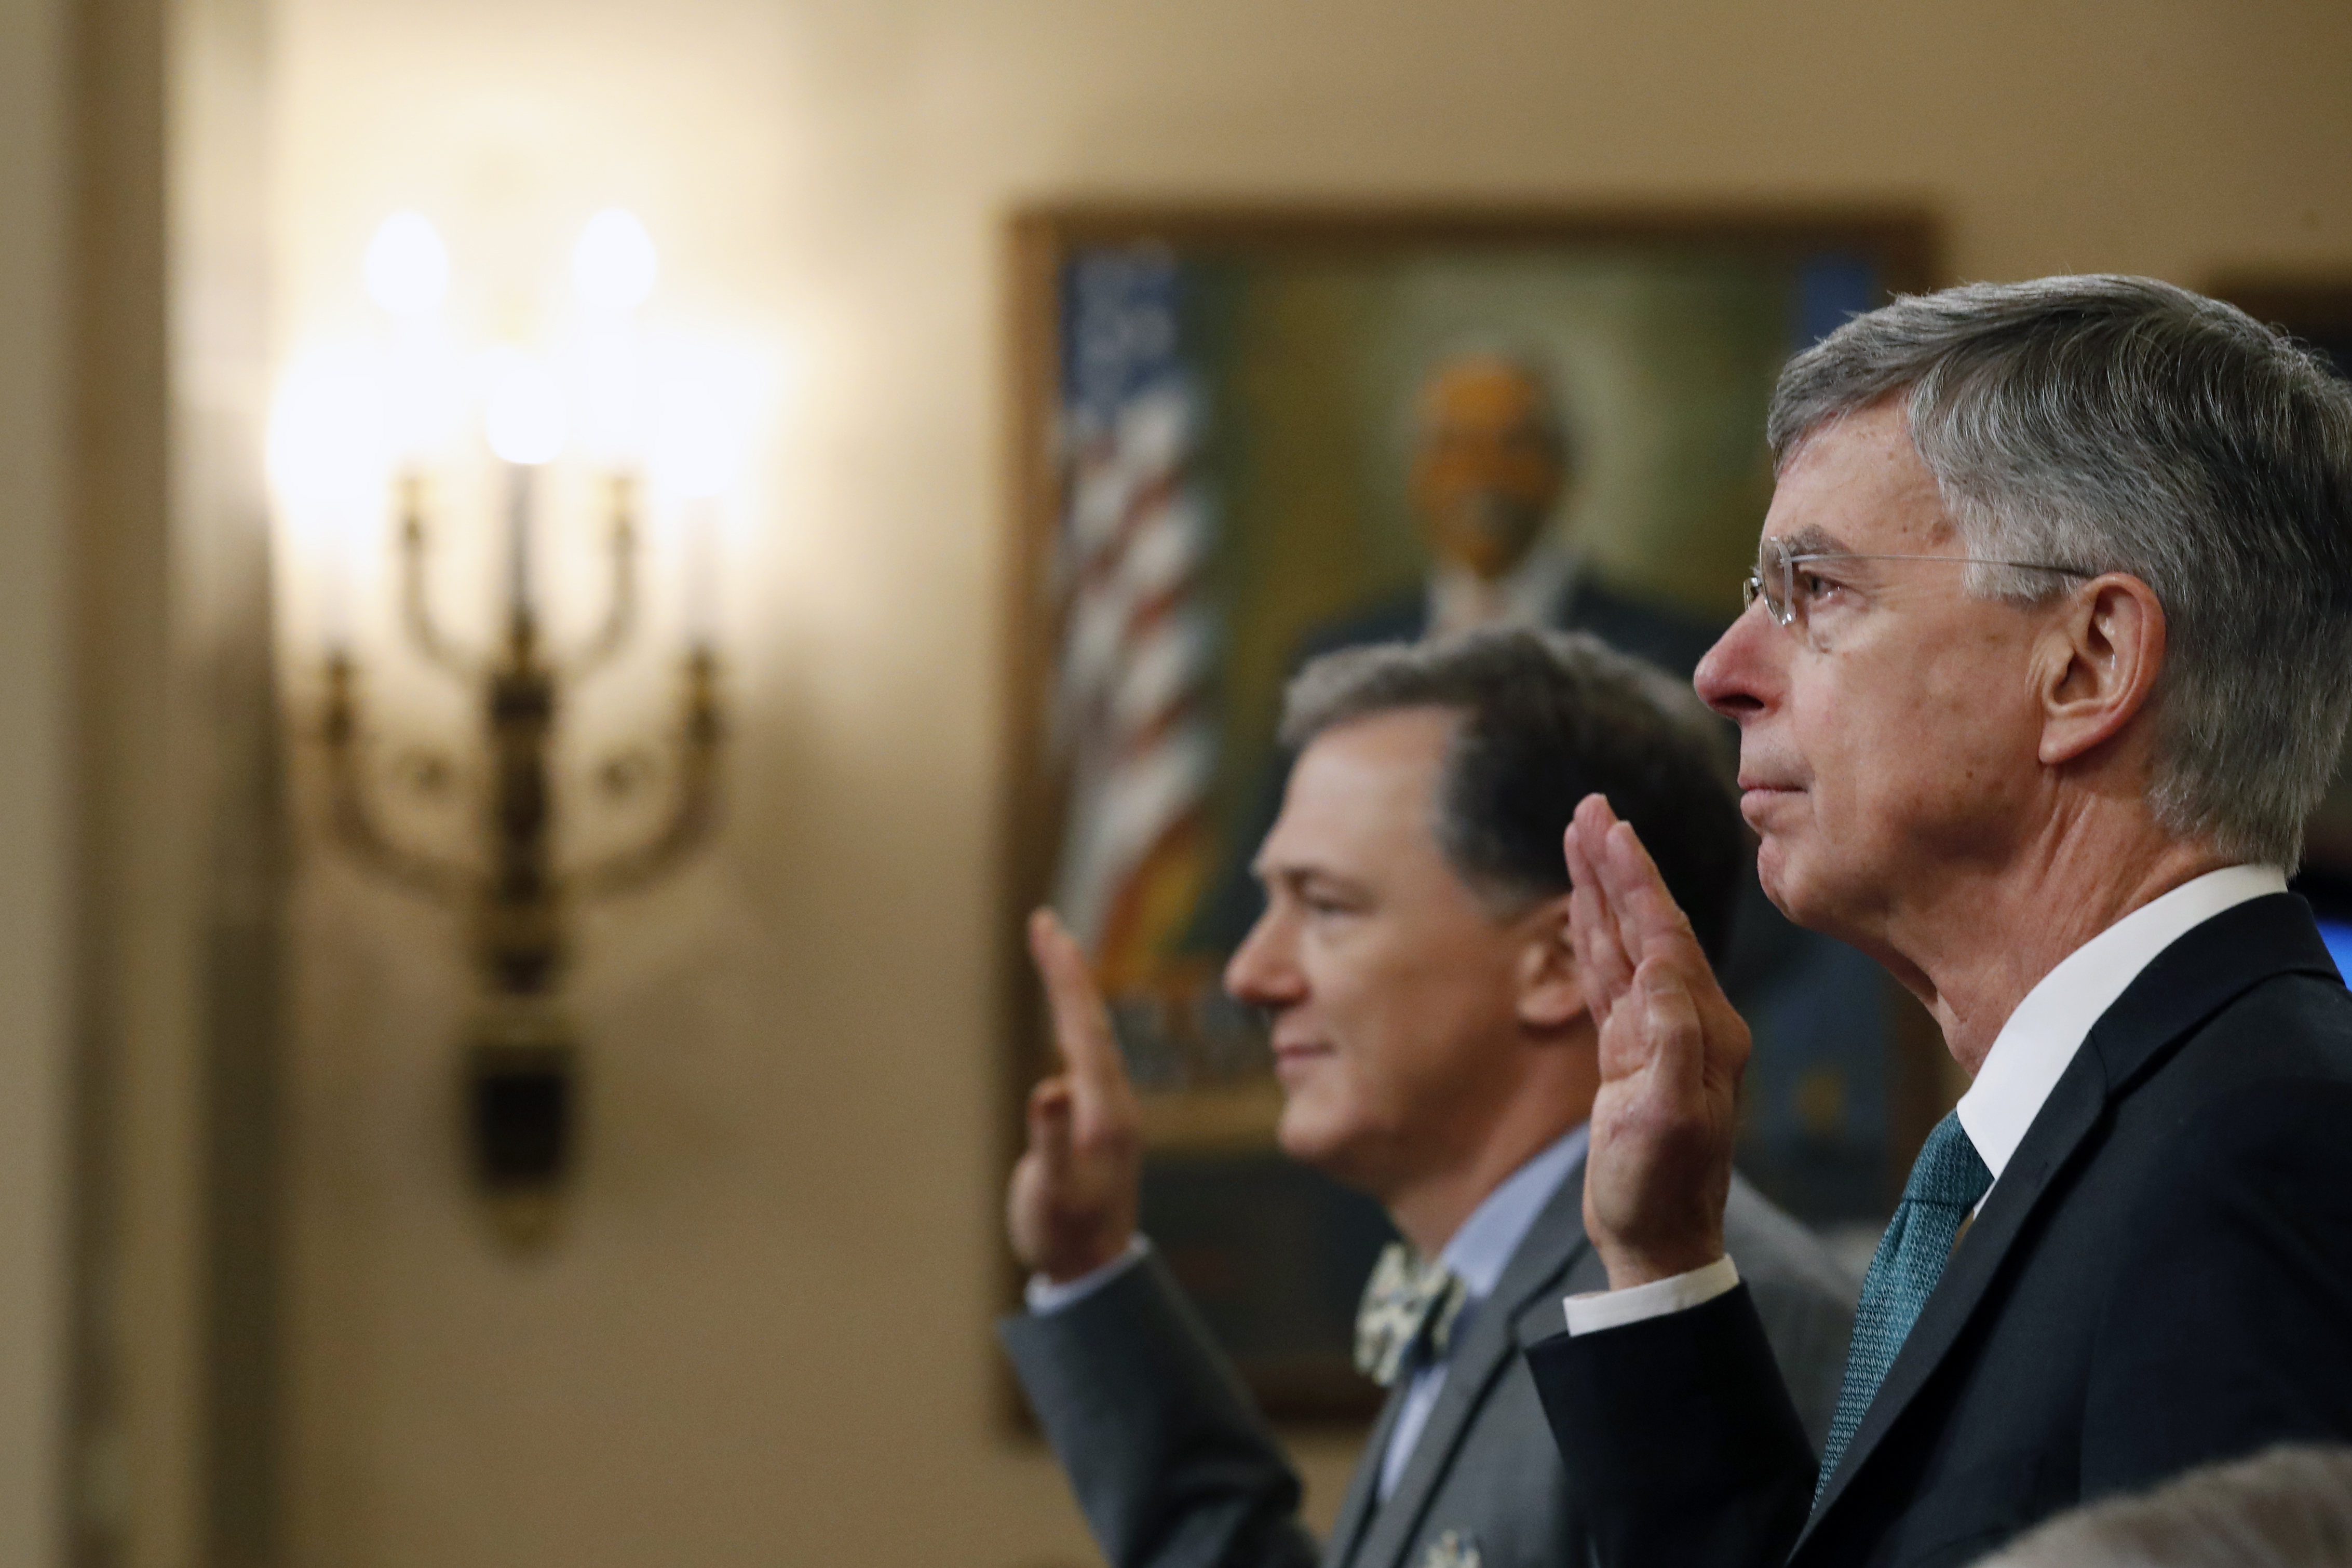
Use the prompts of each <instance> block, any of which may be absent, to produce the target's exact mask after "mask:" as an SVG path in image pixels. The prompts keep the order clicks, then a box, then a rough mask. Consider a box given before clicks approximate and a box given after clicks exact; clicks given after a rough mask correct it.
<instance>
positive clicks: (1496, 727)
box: [1282, 630, 1748, 958]
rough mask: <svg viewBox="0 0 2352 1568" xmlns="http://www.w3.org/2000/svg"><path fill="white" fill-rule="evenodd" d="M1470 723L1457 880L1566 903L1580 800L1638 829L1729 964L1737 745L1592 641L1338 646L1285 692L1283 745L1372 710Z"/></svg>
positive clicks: (1666, 687)
mask: <svg viewBox="0 0 2352 1568" xmlns="http://www.w3.org/2000/svg"><path fill="white" fill-rule="evenodd" d="M1408 708H1441V709H1445V710H1451V711H1453V712H1455V713H1457V714H1459V715H1460V721H1459V723H1458V724H1457V725H1456V727H1455V729H1454V735H1453V738H1452V740H1451V741H1450V742H1448V744H1447V748H1446V755H1445V763H1444V776H1443V777H1442V779H1441V780H1440V783H1439V786H1438V805H1437V821H1436V823H1435V824H1434V830H1435V833H1436V836H1437V842H1438V846H1439V847H1440V848H1441V849H1442V850H1443V851H1444V855H1445V858H1446V860H1447V862H1448V863H1449V864H1450V865H1452V866H1453V868H1454V870H1455V872H1456V873H1458V874H1459V875H1460V876H1461V877H1462V879H1463V880H1464V881H1465V882H1466V883H1468V884H1469V885H1470V886H1471V887H1472V888H1473V889H1476V890H1477V891H1478V892H1480V893H1481V894H1482V895H1484V896H1486V898H1487V899H1488V900H1489V901H1490V903H1491V904H1493V905H1495V906H1496V907H1498V908H1504V909H1516V908H1520V907H1524V906H1525V905H1526V904H1528V903H1531V902H1533V901H1535V900H1539V899H1546V898H1551V897H1554V896H1556V895H1558V894H1560V893H1564V892H1566V891H1568V888H1569V880H1568V867H1567V863H1566V861H1565V860H1564V859H1563V858H1562V856H1561V851H1560V837H1561V836H1562V835H1563V834H1564V833H1565V832H1566V831H1567V828H1568V822H1569V818H1570V816H1573V815H1574V814H1575V811H1576V806H1577V803H1578V802H1579V801H1580V800H1582V799H1583V798H1584V797H1585V796H1586V795H1592V794H1599V795H1604V796H1606V797H1607V798H1608V800H1609V803H1610V805H1612V807H1614V808H1615V810H1616V812H1617V814H1618V815H1619V816H1622V817H1623V818H1624V819H1625V820H1626V821H1628V822H1631V823H1632V824H1633V827H1634V830H1635V831H1636V832H1638V833H1639V834H1640V835H1641V836H1642V842H1643V844H1644V845H1645V846H1647V847H1648V848H1649V850H1650V853H1651V856H1652V858H1654V859H1655V860H1656V861H1657V864H1658V870H1659V874H1660V875H1661V876H1663V877H1664V879H1665V883H1666V888H1667V889H1668V890H1669V891H1670V892H1672V893H1673V894H1674V896H1675V902H1677V903H1679V904H1680V905H1681V906H1682V908H1683V911H1684V913H1685V914H1686V915H1688V916H1689V917H1690V921H1691V929H1692V930H1693V931H1695V932H1696V934H1697V936H1698V939H1699V942H1700V943H1701V944H1702V945H1703V946H1705V947H1706V949H1707V951H1708V952H1709V954H1710V955H1712V956H1715V957H1718V958H1719V957H1720V956H1721V955H1722V951H1723V944H1724V942H1725V941H1726V940H1727V937H1728V935H1729V931H1730V925H1731V913H1732V909H1733V906H1734V903H1735V901H1736V899H1737V896H1738V884H1739V880H1740V878H1741V877H1742V875H1743V874H1744V873H1745V870H1746V868H1747V865H1748V837H1747V828H1746V826H1745V825H1743V824H1742V823H1741V821H1740V818H1739V803H1738V792H1737V790H1736V789H1735V787H1734V785H1733V784H1732V778H1731V765H1730V758H1729V750H1730V748H1729V746H1728V744H1727V741H1726V737H1725V733H1724V729H1723V726H1722V724H1721V722H1720V721H1717V719H1716V718H1715V717H1714V716H1713V715H1712V714H1710V713H1708V712H1707V710H1706V709H1705V708H1704V707H1702V706H1700V704H1699V701H1698V700H1697V698H1696V697H1695V696H1693V695H1692V694H1691V691H1690V689H1689V688H1687V687H1685V686H1684V685H1683V684H1682V683H1680V682H1679V681H1676V680H1675V679H1672V678H1671V677H1669V676H1667V675H1666V673H1665V672H1664V671H1663V670H1660V669H1657V668H1653V667H1652V666H1650V665H1648V664H1645V663H1643V661H1642V660H1640V659H1637V658H1632V657H1630V656H1629V655H1626V654H1622V653H1619V652H1618V651H1617V650H1616V649H1614V648H1612V647H1610V646H1609V645H1608V644H1606V643H1604V642H1602V641H1601V639H1600V638H1598V637H1591V636H1589V635H1587V634H1583V633H1569V632H1537V631H1516V630H1504V631H1496V630H1489V631H1477V632H1470V633H1466V634H1464V635H1463V636H1460V637H1448V638H1444V639H1442V640H1439V641H1434V642H1423V643H1384V644H1379V645H1376V646H1372V647H1353V648H1346V649H1342V650H1341V651H1339V652H1338V653H1331V654H1326V655H1324V656H1323V657H1322V658H1318V659H1315V660H1313V661H1312V662H1310V663H1309V664H1308V665H1307V667H1306V668H1304V669H1302V670H1301V671H1299V673H1298V676H1297V679H1294V680H1293V681H1292V682H1291V683H1290V688H1289V689H1288V691H1287V692H1286V693H1285V696H1284V702H1283V717H1282V742H1283V744H1285V745H1286V746H1288V747H1290V748H1292V749H1293V750H1294V751H1303V750H1305V749H1306V747H1307V744H1308V743H1309V742H1312V741H1313V740H1314V739H1315V738H1316V737H1317V736H1318V735H1320V734H1321V733H1323V732H1324V731H1327V730H1331V729H1335V728H1337V727H1339V726H1340V725H1342V724H1346V723H1349V722H1351V721H1355V720H1358V719H1364V718H1370V717H1371V716H1372V715H1374V714H1379V713H1386V712H1391V711H1394V710H1400V709H1408Z"/></svg>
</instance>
